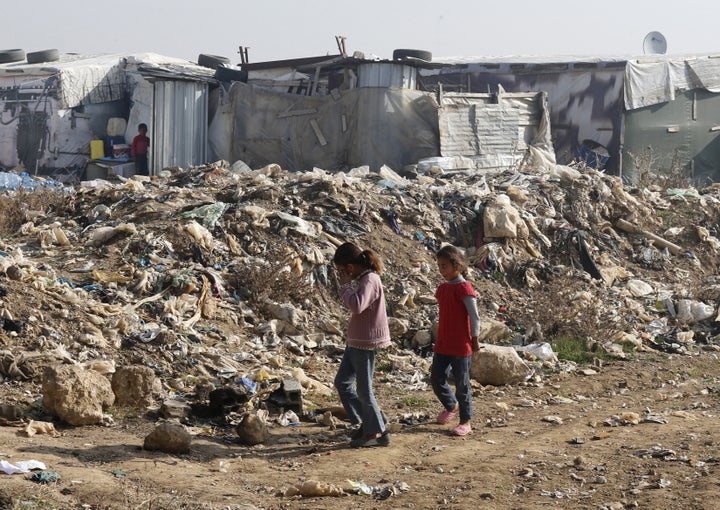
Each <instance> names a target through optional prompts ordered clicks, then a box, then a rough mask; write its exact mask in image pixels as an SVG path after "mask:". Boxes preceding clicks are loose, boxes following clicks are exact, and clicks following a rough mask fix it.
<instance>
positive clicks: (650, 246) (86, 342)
mask: <svg viewBox="0 0 720 510" xmlns="http://www.w3.org/2000/svg"><path fill="white" fill-rule="evenodd" d="M420 169H421V167H420V166H418V168H417V169H415V171H412V172H410V171H408V172H403V175H400V174H399V173H397V172H395V171H393V170H392V169H390V168H387V167H383V168H382V169H381V170H380V171H379V172H371V171H370V170H369V169H368V168H367V167H363V168H356V169H352V170H350V171H347V172H338V173H329V172H326V171H324V170H322V169H314V170H313V171H310V172H302V173H291V172H288V171H285V170H283V169H282V168H280V167H279V166H278V165H269V166H267V167H265V168H262V169H257V170H251V169H249V168H247V166H246V165H243V164H236V165H232V166H230V165H229V164H227V163H226V162H217V163H214V164H209V165H206V166H202V167H194V168H187V169H182V168H175V169H170V170H166V171H165V172H163V173H162V174H161V175H160V176H159V177H158V178H152V179H149V178H144V177H134V178H132V179H123V178H118V179H117V180H116V181H114V182H110V181H100V180H98V181H88V182H84V183H82V185H80V186H77V187H76V188H74V189H67V188H58V187H51V186H36V187H35V188H34V189H31V190H23V189H22V188H21V189H19V190H18V191H8V192H6V193H5V194H4V195H3V196H2V197H0V198H1V200H0V216H1V217H2V220H0V233H2V234H3V236H2V240H1V241H0V250H1V251H0V275H1V277H0V295H1V296H2V297H1V301H0V377H2V378H3V380H4V381H5V383H6V384H5V387H6V389H7V388H16V389H17V390H18V393H20V391H21V389H22V388H23V387H25V386H24V385H28V384H36V385H39V384H40V382H41V380H42V379H43V374H44V373H45V371H46V368H47V367H48V366H51V365H56V364H58V363H59V362H62V363H65V364H72V365H76V366H79V367H82V368H85V369H92V370H94V371H97V372H99V373H101V374H105V375H111V374H113V381H112V391H109V393H107V392H106V396H107V398H106V396H103V397H102V399H101V400H103V402H105V401H106V400H110V401H111V400H112V395H113V392H114V393H115V397H116V398H117V397H118V395H119V393H118V391H119V390H118V388H121V387H123V384H125V383H126V382H127V380H128V379H127V378H131V379H132V378H138V377H141V375H138V374H137V373H133V372H128V371H126V372H125V373H124V375H123V376H122V377H125V379H122V378H120V379H118V377H120V376H118V374H117V372H119V369H120V368H122V367H131V366H138V365H139V366H142V367H145V368H147V367H149V368H150V369H151V370H152V372H153V373H154V375H155V376H156V377H157V378H158V380H159V382H160V385H157V384H153V383H152V381H150V382H147V383H143V384H144V386H143V388H145V390H144V391H145V393H144V394H142V395H137V396H136V397H137V400H138V401H139V402H145V403H147V401H148V398H147V395H148V394H152V395H153V396H155V397H156V398H160V399H166V403H165V404H164V412H165V413H166V415H167V416H176V415H177V416H179V417H183V416H185V417H186V416H187V414H188V413H194V414H195V415H196V416H205V417H212V416H217V415H224V414H227V413H228V412H234V411H239V410H241V409H246V408H247V407H248V403H251V404H252V403H255V404H257V402H259V401H260V400H262V401H268V400H270V401H272V398H273V397H274V398H278V399H279V400H281V402H280V404H279V406H280V407H283V408H284V409H285V410H288V409H293V408H292V404H298V401H297V397H298V395H297V392H298V391H302V392H303V394H304V395H305V398H306V402H309V401H312V402H313V403H314V404H316V406H315V407H317V408H321V407H322V404H325V403H327V402H334V399H333V397H332V395H331V393H332V390H331V386H332V377H333V375H334V371H335V368H336V367H335V365H334V362H335V361H336V360H337V359H338V357H339V356H340V354H341V352H342V348H343V345H344V340H343V328H344V326H345V323H346V320H347V312H346V311H345V310H344V309H343V307H342V306H341V303H340V301H339V300H338V298H337V288H338V282H337V280H336V277H335V275H334V273H333V271H332V269H331V266H330V265H329V261H330V259H331V257H332V254H333V252H334V250H335V248H336V246H338V245H339V244H340V243H342V242H345V241H348V240H351V241H353V242H355V243H356V244H358V245H359V246H361V247H363V248H371V249H373V250H375V251H376V252H378V253H379V254H380V256H381V258H382V259H383V261H384V263H385V266H386V272H385V274H384V275H383V282H384V284H385V291H386V296H387V306H388V311H389V315H390V318H391V319H390V320H391V330H392V333H393V338H394V345H393V347H392V348H391V349H390V350H389V351H388V352H387V354H386V356H387V359H388V360H389V362H390V363H391V364H392V370H390V371H389V372H388V375H387V377H388V378H391V379H393V381H394V383H396V384H398V385H405V386H406V387H408V388H412V387H424V385H425V377H426V374H427V365H428V360H427V354H428V353H429V351H430V349H431V344H432V341H433V325H434V324H435V322H436V320H437V307H436V305H435V300H434V297H433V295H434V292H435V289H436V287H437V285H438V284H439V283H440V282H441V281H440V276H439V274H438V273H437V269H436V266H435V259H434V256H433V253H434V251H435V250H436V249H438V248H439V247H440V246H441V245H442V244H443V243H453V244H455V245H456V246H459V247H461V248H463V249H464V250H465V251H466V254H467V256H468V260H469V261H470V265H471V268H470V274H469V275H468V277H469V279H470V280H471V281H472V282H473V284H474V286H475V287H476V289H477V290H478V294H479V300H478V307H479V310H480V314H481V318H482V319H483V333H482V335H483V337H482V338H481V341H483V342H486V343H492V344H498V345H503V346H513V348H514V349H515V350H517V351H519V352H521V353H522V354H523V355H524V356H526V357H531V358H532V357H534V358H539V359H540V360H544V361H545V363H556V362H557V359H556V358H555V357H554V356H553V353H552V350H548V345H547V342H549V341H550V340H551V339H552V338H556V337H558V336H571V337H574V338H582V339H584V340H586V341H587V342H588V343H589V344H592V345H593V348H594V349H601V350H604V351H605V352H606V353H608V354H609V355H611V356H616V357H623V356H626V355H627V353H628V352H629V351H632V350H643V349H658V350H662V351H666V352H677V353H686V352H694V351H696V350H698V349H707V350H717V349H718V343H717V320H718V319H717V302H718V295H719V294H720V283H719V282H718V280H717V276H716V275H717V273H718V271H717V266H718V261H719V260H720V259H719V257H718V255H719V254H720V240H719V239H718V232H717V225H718V219H719V218H720V205H719V204H720V200H719V199H718V189H719V188H718V186H715V185H711V186H708V187H707V188H704V189H695V188H692V187H687V188H668V187H663V186H660V185H658V184H655V185H638V186H636V187H633V188H629V187H627V186H624V185H623V183H622V181H621V180H620V179H619V178H617V177H612V176H608V175H605V174H603V173H601V172H598V171H596V170H593V169H589V168H587V169H585V168H583V169H576V168H570V167H559V166H554V167H550V168H545V169H543V170H542V171H541V170H538V169H533V168H529V167H528V168H525V169H523V170H522V171H516V170H507V171H498V172H496V173H478V172H473V171H458V172H447V171H444V170H442V168H440V167H438V166H429V167H427V166H426V167H425V168H423V169H422V171H421V170H420ZM56 375H57V374H56ZM45 377H47V376H45ZM143 377H144V376H143ZM116 379H117V380H116ZM133 380H134V379H133ZM294 382H295V383H299V384H300V385H301V386H302V388H301V389H298V388H295V389H294V390H288V388H291V387H292V385H293V384H294ZM270 383H273V384H270ZM44 384H45V383H44V382H43V385H44ZM78 384H82V382H81V381H80V382H78ZM283 384H285V385H286V387H285V391H283ZM219 388H222V393H217V390H218V389H219ZM228 388H231V389H228ZM45 392H46V394H47V393H48V392H51V390H50V389H46V390H45ZM213 392H215V393H213ZM211 394H212V395H211ZM186 395H192V396H193V399H192V401H191V402H190V401H188V402H187V405H185V404H182V405H180V406H178V407H179V409H175V410H174V409H173V405H172V404H171V403H170V402H169V400H172V399H167V397H168V396H171V397H172V396H175V397H182V396H186ZM133 398H135V397H133ZM283 398H284V399H285V400H284V401H283ZM288 399H289V400H290V402H288ZM293 399H295V402H293V401H292V400H293ZM126 400H127V399H126ZM130 400H131V401H132V399H130ZM105 404H107V402H105ZM191 404H192V405H191ZM55 407H56V408H59V405H56V406H55ZM70 407H73V408H74V409H73V412H74V413H75V414H77V411H78V409H77V405H76V404H75V403H73V405H72V406H70ZM297 407H298V408H297V411H298V412H302V409H301V408H300V406H297ZM87 419H88V418H87V415H83V416H82V417H80V418H78V420H80V422H79V423H88V421H87ZM101 419H102V417H100V418H98V420H101ZM293 419H297V415H293V416H291V417H290V418H288V417H287V416H285V420H286V421H288V420H290V421H292V420H293ZM325 419H328V417H325ZM66 421H67V420H66ZM330 421H331V420H330ZM69 422H70V421H69ZM259 441H262V430H260V438H259Z"/></svg>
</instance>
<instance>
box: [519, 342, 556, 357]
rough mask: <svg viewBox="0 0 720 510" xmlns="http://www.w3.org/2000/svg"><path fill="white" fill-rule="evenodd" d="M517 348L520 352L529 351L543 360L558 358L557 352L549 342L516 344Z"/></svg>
mask: <svg viewBox="0 0 720 510" xmlns="http://www.w3.org/2000/svg"><path fill="white" fill-rule="evenodd" d="M515 350H516V351H520V352H528V353H530V354H532V355H534V356H535V357H537V358H539V359H541V360H543V361H548V360H555V359H557V357H556V356H555V353H554V352H553V350H552V346H551V345H550V344H549V343H547V342H543V343H531V344H528V345H520V346H516V347H515Z"/></svg>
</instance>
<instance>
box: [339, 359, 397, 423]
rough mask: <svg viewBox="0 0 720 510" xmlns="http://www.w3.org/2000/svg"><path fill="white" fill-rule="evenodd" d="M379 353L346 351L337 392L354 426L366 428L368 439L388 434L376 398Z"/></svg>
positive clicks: (341, 364)
mask: <svg viewBox="0 0 720 510" xmlns="http://www.w3.org/2000/svg"><path fill="white" fill-rule="evenodd" d="M374 373H375V351H368V350H365V349H356V348H354V347H345V353H344V354H343V357H342V361H340V367H339V368H338V371H337V375H336V376H335V388H336V389H337V392H338V395H340V402H342V405H343V407H344V408H345V412H346V413H347V415H348V418H350V423H352V424H353V425H357V424H359V423H360V424H362V428H363V434H364V435H366V436H369V435H373V434H380V433H382V432H384V431H385V423H384V421H383V418H382V414H381V412H380V408H379V407H378V403H377V401H376V400H375V395H374V394H373V389H372V381H373V374H374Z"/></svg>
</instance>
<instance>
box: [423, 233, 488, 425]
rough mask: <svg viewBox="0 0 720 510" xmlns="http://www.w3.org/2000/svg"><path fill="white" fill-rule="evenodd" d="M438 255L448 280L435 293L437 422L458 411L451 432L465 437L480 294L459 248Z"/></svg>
mask: <svg viewBox="0 0 720 510" xmlns="http://www.w3.org/2000/svg"><path fill="white" fill-rule="evenodd" d="M436 258H437V265H438V270H439V272H440V275H441V276H442V277H443V278H444V279H445V282H444V283H442V284H441V285H440V286H439V287H438V289H437V291H436V292H435V298H436V299H437V302H438V305H439V309H440V314H439V315H440V319H439V327H438V333H437V339H436V341H435V345H434V347H433V360H432V366H431V369H430V382H431V384H432V389H433V391H434V392H435V395H436V396H437V398H438V400H440V403H441V404H442V405H443V408H444V409H443V411H442V412H441V413H440V414H439V415H438V417H437V422H438V423H440V424H442V425H444V424H446V423H449V422H450V421H452V420H453V419H455V417H456V416H458V414H459V415H460V423H459V424H458V425H457V426H456V427H454V428H453V429H452V430H451V431H450V432H451V433H452V434H454V435H456V436H466V435H468V434H470V433H471V432H472V427H471V426H470V420H471V419H472V416H473V402H472V388H471V387H470V363H471V361H472V353H473V352H475V351H477V350H479V349H480V343H479V341H478V336H479V334H480V317H479V315H478V311H477V302H476V297H477V293H476V292H475V289H473V287H472V285H471V284H470V282H468V281H466V280H465V278H464V276H463V275H464V274H465V273H466V272H467V263H466V262H465V256H464V255H463V253H462V252H461V251H460V250H459V249H458V248H456V247H455V246H452V245H446V246H443V247H442V248H440V250H439V251H438V252H437V253H436ZM451 369H452V372H453V376H454V378H455V393H454V394H453V392H452V389H451V388H450V385H449V384H448V376H449V375H450V370H451Z"/></svg>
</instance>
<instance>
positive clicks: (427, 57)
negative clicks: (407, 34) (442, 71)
mask: <svg viewBox="0 0 720 510" xmlns="http://www.w3.org/2000/svg"><path fill="white" fill-rule="evenodd" d="M406 59H411V60H413V59H415V60H424V61H425V62H430V61H432V53H430V52H429V51H425V50H395V51H393V60H406Z"/></svg>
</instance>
